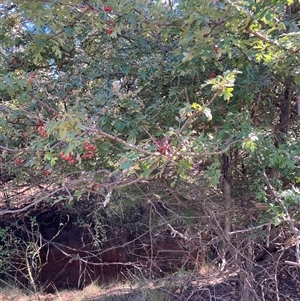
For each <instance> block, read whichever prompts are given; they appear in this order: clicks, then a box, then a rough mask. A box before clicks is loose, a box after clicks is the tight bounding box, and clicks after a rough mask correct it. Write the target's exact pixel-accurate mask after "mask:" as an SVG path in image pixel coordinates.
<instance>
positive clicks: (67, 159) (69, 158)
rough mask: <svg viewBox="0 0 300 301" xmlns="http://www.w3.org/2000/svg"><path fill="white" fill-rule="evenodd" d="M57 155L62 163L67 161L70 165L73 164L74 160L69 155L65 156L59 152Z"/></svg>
mask: <svg viewBox="0 0 300 301" xmlns="http://www.w3.org/2000/svg"><path fill="white" fill-rule="evenodd" d="M59 154H60V157H61V158H62V159H63V160H64V161H69V162H70V163H71V164H74V163H75V159H74V157H73V156H72V155H71V154H69V155H66V154H65V153H64V152H60V153H59Z"/></svg>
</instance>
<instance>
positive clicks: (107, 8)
mask: <svg viewBox="0 0 300 301" xmlns="http://www.w3.org/2000/svg"><path fill="white" fill-rule="evenodd" d="M104 11H105V12H107V13H110V12H112V8H111V7H110V6H104Z"/></svg>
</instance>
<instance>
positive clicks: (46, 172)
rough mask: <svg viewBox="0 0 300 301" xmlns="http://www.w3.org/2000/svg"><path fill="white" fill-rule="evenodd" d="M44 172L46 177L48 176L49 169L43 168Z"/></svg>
mask: <svg viewBox="0 0 300 301" xmlns="http://www.w3.org/2000/svg"><path fill="white" fill-rule="evenodd" d="M44 174H45V176H47V177H48V176H49V175H50V174H51V170H49V169H45V170H44Z"/></svg>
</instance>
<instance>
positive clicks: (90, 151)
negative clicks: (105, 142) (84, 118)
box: [82, 141, 97, 159]
mask: <svg viewBox="0 0 300 301" xmlns="http://www.w3.org/2000/svg"><path fill="white" fill-rule="evenodd" d="M83 145H84V148H85V150H86V151H87V152H86V153H84V154H83V155H82V159H92V158H93V156H94V152H95V151H96V149H97V147H96V145H93V144H90V143H89V142H88V141H85V142H84V144H83Z"/></svg>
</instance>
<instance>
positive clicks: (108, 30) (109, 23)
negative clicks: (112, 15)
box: [106, 20, 115, 35]
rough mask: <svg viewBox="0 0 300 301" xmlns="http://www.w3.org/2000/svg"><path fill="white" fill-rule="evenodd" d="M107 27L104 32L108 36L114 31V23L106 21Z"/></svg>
mask: <svg viewBox="0 0 300 301" xmlns="http://www.w3.org/2000/svg"><path fill="white" fill-rule="evenodd" d="M107 25H108V28H107V30H106V32H107V34H108V35H111V34H112V33H113V31H114V27H115V23H114V22H112V21H111V20H107Z"/></svg>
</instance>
